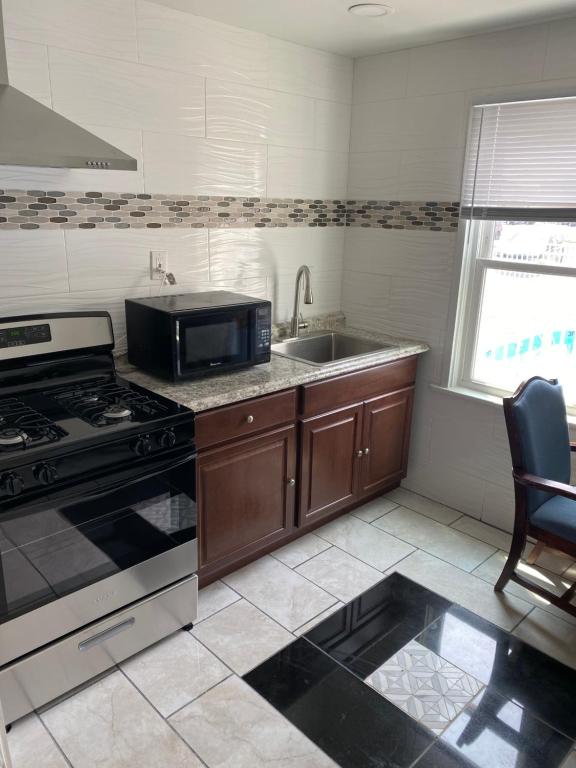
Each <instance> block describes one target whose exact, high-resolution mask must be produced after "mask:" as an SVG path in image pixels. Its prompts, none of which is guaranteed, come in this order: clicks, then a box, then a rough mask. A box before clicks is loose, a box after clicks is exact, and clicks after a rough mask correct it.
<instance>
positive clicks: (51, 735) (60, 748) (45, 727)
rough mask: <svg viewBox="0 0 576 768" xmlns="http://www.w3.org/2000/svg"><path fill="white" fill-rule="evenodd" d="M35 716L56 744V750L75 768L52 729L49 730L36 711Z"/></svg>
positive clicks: (71, 767)
mask: <svg viewBox="0 0 576 768" xmlns="http://www.w3.org/2000/svg"><path fill="white" fill-rule="evenodd" d="M34 715H35V716H36V717H37V718H38V720H39V721H40V725H41V726H42V728H44V730H45V731H46V733H47V734H48V738H49V739H51V740H52V741H53V742H54V745H55V746H56V749H57V750H58V752H59V753H60V754H61V755H62V757H63V758H64V760H65V761H66V763H67V764H68V765H69V766H70V768H74V766H73V764H72V761H71V760H69V759H68V755H67V754H66V753H65V752H64V748H63V747H61V746H60V743H59V742H58V741H57V740H56V737H55V736H54V734H53V733H52V731H51V730H50V728H48V726H47V725H46V723H45V722H44V720H42V718H41V717H40V715H39V714H38V712H36V710H34Z"/></svg>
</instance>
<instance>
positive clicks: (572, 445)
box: [570, 443, 576, 451]
mask: <svg viewBox="0 0 576 768" xmlns="http://www.w3.org/2000/svg"><path fill="white" fill-rule="evenodd" d="M570 450H571V451H576V443H570Z"/></svg>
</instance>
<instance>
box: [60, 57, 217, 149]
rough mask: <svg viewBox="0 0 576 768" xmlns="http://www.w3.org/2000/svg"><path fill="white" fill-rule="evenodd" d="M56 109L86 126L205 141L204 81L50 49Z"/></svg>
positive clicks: (193, 77)
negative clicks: (186, 137) (193, 137)
mask: <svg viewBox="0 0 576 768" xmlns="http://www.w3.org/2000/svg"><path fill="white" fill-rule="evenodd" d="M50 76H51V82H52V101H53V105H54V109H56V110H57V111H58V112H60V113H62V114H63V115H64V116H65V117H68V118H70V119H71V120H74V121H76V122H78V123H80V124H81V125H82V124H84V123H92V124H94V125H108V126H111V127H114V128H133V129H140V130H147V131H158V132H162V133H180V134H186V135H188V136H204V132H205V125H204V123H205V110H204V80H203V78H201V77H197V76H195V75H184V74H180V75H178V74H177V73H174V72H173V73H170V72H167V71H164V70H161V69H157V68H155V67H148V66H146V65H144V64H135V63H132V62H122V61H114V60H113V59H108V58H104V57H100V56H95V55H88V54H83V53H76V52H74V51H65V50H61V49H58V48H50Z"/></svg>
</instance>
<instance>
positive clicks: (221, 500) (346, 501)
mask: <svg viewBox="0 0 576 768" xmlns="http://www.w3.org/2000/svg"><path fill="white" fill-rule="evenodd" d="M416 363H417V360H416V357H408V358H404V359H401V360H395V361H392V362H390V363H385V364H381V365H378V366H374V367H372V368H368V369H365V370H361V371H356V372H353V373H346V374H342V375H340V376H333V377H331V378H327V379H323V380H321V381H317V382H312V383H310V384H304V385H302V386H300V387H298V388H292V389H289V390H284V391H282V392H277V393H274V394H271V395H266V396H263V397H257V398H253V399H250V400H244V401H241V402H239V403H234V404H232V405H227V406H223V407H222V408H215V409H213V410H210V411H205V412H203V413H200V414H198V416H197V417H196V442H197V446H198V459H197V486H198V499H197V502H198V548H199V559H200V568H199V578H200V584H201V585H205V584H208V583H209V582H211V581H213V580H214V579H216V578H219V577H220V576H223V575H224V574H226V573H229V572H230V571H232V570H234V569H235V568H238V567H240V566H242V565H244V564H245V563H248V562H250V561H251V560H254V559H256V558H257V557H259V556H260V555H262V554H263V553H265V552H270V551H271V550H273V549H275V548H276V547H278V546H280V545H281V544H284V543H287V542H288V541H291V540H292V539H295V538H297V537H298V536H300V535H302V534H303V533H304V532H305V531H307V530H310V529H312V528H314V527H316V526H318V525H321V524H322V522H323V521H325V520H329V519H331V518H333V517H336V516H337V515H339V514H341V513H342V512H344V511H346V510H349V509H351V508H352V507H354V506H356V505H357V504H360V503H362V501H364V500H366V499H368V498H370V497H374V496H378V495H379V494H381V493H384V492H385V491H388V490H390V489H391V488H394V487H396V486H397V485H399V483H400V480H401V479H402V478H403V477H404V476H405V474H406V466H407V459H408V446H409V440H410V420H411V414H412V401H413V392H414V382H415V378H416Z"/></svg>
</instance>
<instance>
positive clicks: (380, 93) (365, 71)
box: [353, 50, 410, 104]
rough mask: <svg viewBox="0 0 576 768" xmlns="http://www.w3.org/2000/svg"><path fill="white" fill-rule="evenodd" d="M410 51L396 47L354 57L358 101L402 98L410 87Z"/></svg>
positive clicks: (355, 102)
mask: <svg viewBox="0 0 576 768" xmlns="http://www.w3.org/2000/svg"><path fill="white" fill-rule="evenodd" d="M409 57H410V51H408V50H405V51H393V52H392V53H381V54H378V55H377V56H364V57H361V58H358V59H355V60H354V87H353V100H354V104H362V103H363V102H366V101H384V99H401V98H403V97H404V96H406V91H407V88H408V61H409Z"/></svg>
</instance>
